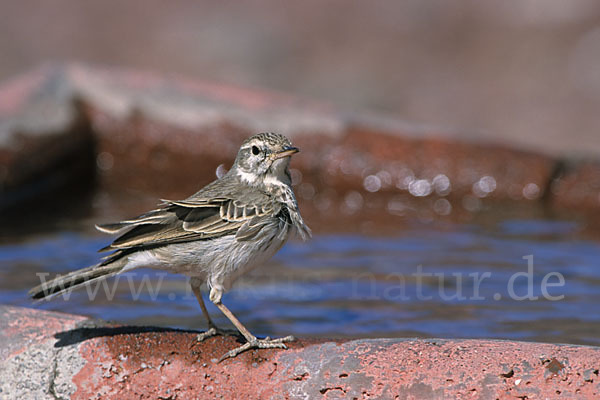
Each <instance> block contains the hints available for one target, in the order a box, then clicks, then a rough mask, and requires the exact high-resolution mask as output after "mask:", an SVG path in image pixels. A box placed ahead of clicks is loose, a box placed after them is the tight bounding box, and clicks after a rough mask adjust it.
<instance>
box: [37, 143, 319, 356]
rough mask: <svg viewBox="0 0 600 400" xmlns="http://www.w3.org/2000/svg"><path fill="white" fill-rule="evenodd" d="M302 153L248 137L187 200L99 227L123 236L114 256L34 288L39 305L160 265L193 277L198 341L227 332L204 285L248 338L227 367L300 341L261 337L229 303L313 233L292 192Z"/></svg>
mask: <svg viewBox="0 0 600 400" xmlns="http://www.w3.org/2000/svg"><path fill="white" fill-rule="evenodd" d="M298 151H299V150H298V149H297V148H295V147H293V146H292V144H291V142H290V141H289V139H287V138H286V137H285V136H282V135H279V134H275V133H260V134H258V135H254V136H252V137H250V138H248V139H247V140H246V141H244V143H242V146H241V147H240V150H239V151H238V154H237V157H236V159H235V162H234V164H233V166H232V168H231V169H230V170H229V171H228V172H227V174H226V175H225V176H223V177H222V178H221V179H217V180H216V181H214V182H212V183H210V184H208V185H206V186H205V187H204V188H202V189H200V191H198V192H197V193H196V194H194V195H192V196H190V197H188V198H187V199H185V200H180V201H171V200H163V204H162V205H161V207H160V208H158V209H156V210H152V211H150V212H147V213H145V214H143V215H140V216H139V217H137V218H133V219H130V220H126V221H122V222H118V223H115V224H107V225H100V226H97V228H98V229H99V230H101V231H102V232H106V233H109V234H118V235H119V236H118V237H117V239H115V241H114V242H112V244H110V245H109V246H107V247H105V248H103V249H102V251H110V250H114V252H113V253H111V254H109V255H108V256H106V257H105V258H104V259H103V261H102V262H101V263H99V264H97V265H94V266H92V267H88V268H84V269H81V270H77V271H73V272H71V273H68V274H66V275H63V276H58V277H56V278H55V279H53V280H51V281H47V282H44V283H42V284H41V285H39V286H37V287H35V288H33V289H31V291H30V292H29V294H30V295H31V297H33V298H34V299H43V298H50V297H53V296H56V295H58V294H60V293H63V292H65V291H67V290H72V289H74V288H78V287H83V286H85V285H88V284H90V283H92V282H95V281H98V280H101V279H106V278H108V277H111V276H114V275H117V274H119V273H122V272H125V271H131V270H132V269H135V268H139V267H152V268H158V269H163V270H166V271H169V272H174V273H181V274H184V275H187V276H189V277H190V285H191V288H192V290H193V292H194V294H195V295H196V298H197V299H198V302H199V303H200V307H201V309H202V313H203V314H204V317H205V318H206V320H207V322H208V327H209V329H208V330H207V331H206V332H204V333H202V334H200V335H199V336H198V340H204V339H205V338H207V337H210V336H213V335H218V334H223V333H224V331H222V330H220V329H218V328H217V327H216V326H215V324H214V323H213V322H212V320H211V318H210V315H209V314H208V311H207V309H206V306H205V304H204V301H203V299H202V293H201V291H200V287H201V285H202V283H203V282H207V283H208V286H209V288H210V295H209V298H210V300H211V301H212V302H213V303H214V304H215V305H216V306H217V307H218V308H219V309H220V310H221V312H223V314H225V316H226V317H227V318H228V319H229V320H230V321H231V322H232V323H233V324H234V325H235V327H236V328H237V329H238V331H239V332H240V333H241V334H242V335H243V336H244V337H245V339H246V343H245V344H244V345H242V346H240V347H238V348H235V349H233V350H231V351H229V352H227V353H226V354H224V355H223V357H221V359H220V361H221V360H223V359H226V358H228V357H235V356H236V355H237V354H239V353H241V352H243V351H245V350H248V349H251V348H283V349H285V348H286V346H285V344H284V342H288V341H292V340H294V338H293V337H292V336H287V337H284V338H279V339H270V338H268V337H267V338H265V339H258V338H257V337H256V336H254V335H253V334H252V333H250V331H249V330H248V329H246V327H244V325H242V323H241V322H240V321H239V320H238V319H237V318H236V317H235V315H233V313H232V312H231V311H230V310H229V309H228V308H227V307H226V306H225V305H224V304H223V303H222V302H221V297H222V295H223V293H224V292H225V291H227V290H228V289H229V288H230V287H231V285H232V283H233V282H234V281H235V280H236V279H237V278H239V277H240V276H241V275H242V274H243V273H245V272H247V271H248V270H249V269H251V268H253V267H255V266H257V265H260V264H261V263H263V262H264V261H266V260H268V259H269V258H270V257H271V256H272V255H273V254H275V253H276V252H277V251H278V250H279V249H280V248H281V246H283V244H284V243H285V242H286V240H287V239H288V237H289V236H290V234H292V233H297V234H298V235H299V236H300V237H301V238H302V239H304V240H306V239H308V238H309V237H310V236H311V233H310V229H309V228H308V226H306V224H305V223H304V221H303V220H302V216H301V215H300V212H299V209H298V204H297V202H296V197H295V196H294V192H293V191H292V186H291V178H290V173H289V169H288V166H289V162H290V157H291V156H292V155H293V154H294V153H296V152H298Z"/></svg>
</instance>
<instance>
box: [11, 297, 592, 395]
mask: <svg viewBox="0 0 600 400" xmlns="http://www.w3.org/2000/svg"><path fill="white" fill-rule="evenodd" d="M0 327H1V328H2V330H1V331H0V335H1V339H2V340H0V346H1V347H0V352H1V354H2V361H0V390H1V392H0V398H2V399H14V398H36V399H45V398H48V399H57V398H60V399H68V398H72V399H93V398H98V399H99V398H103V399H123V398H138V399H146V398H148V399H156V398H159V399H192V398H265V399H314V398H327V399H338V398H344V399H352V398H357V399H364V398H374V399H382V398H383V399H394V398H397V399H423V398H485V399H488V398H498V399H514V398H557V397H562V398H589V399H593V398H598V396H600V377H599V376H598V369H599V368H600V348H597V347H585V346H574V345H553V344H540V343H525V342H521V343H520V342H508V341H495V340H443V339H369V340H348V341H345V340H321V339H320V340H305V339H300V340H299V341H297V342H294V343H292V344H291V345H290V349H289V350H286V351H282V350H257V351H249V352H246V353H243V354H242V355H240V356H238V357H237V358H235V359H230V360H226V361H224V362H222V363H220V364H217V363H216V362H215V359H216V358H218V357H219V356H221V355H222V354H223V353H224V352H226V351H227V350H228V349H230V348H232V347H233V346H236V345H237V344H238V343H237V342H236V339H235V338H232V337H226V338H223V337H217V338H211V339H209V340H207V341H206V342H203V343H195V340H194V339H195V336H196V333H194V332H185V331H177V330H170V329H164V328H151V327H123V326H112V325H108V324H106V323H102V322H100V321H92V320H87V319H85V318H83V317H79V316H72V315H65V314H60V313H55V312H46V311H36V310H31V309H23V308H15V307H8V306H2V307H0Z"/></svg>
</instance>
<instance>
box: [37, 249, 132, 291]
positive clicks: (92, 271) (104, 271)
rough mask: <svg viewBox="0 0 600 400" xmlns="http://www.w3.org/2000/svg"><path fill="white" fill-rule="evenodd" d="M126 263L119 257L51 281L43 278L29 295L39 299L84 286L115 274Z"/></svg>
mask: <svg viewBox="0 0 600 400" xmlns="http://www.w3.org/2000/svg"><path fill="white" fill-rule="evenodd" d="M125 264H126V260H125V259H119V260H115V261H114V262H112V263H110V264H107V265H104V264H97V265H93V266H91V267H87V268H83V269H79V270H77V271H73V272H69V273H68V274H66V275H58V276H57V277H56V278H54V279H51V280H49V281H45V280H42V283H41V284H39V285H38V286H36V287H34V288H33V289H31V290H30V291H29V296H31V298H33V299H38V300H42V299H50V298H52V297H55V296H58V295H60V294H63V293H66V292H70V291H73V290H76V289H79V288H82V287H84V286H86V285H89V284H91V283H93V282H96V281H99V280H102V279H107V278H109V277H111V276H114V275H116V274H118V273H119V272H121V271H122V270H123V268H124V267H125Z"/></svg>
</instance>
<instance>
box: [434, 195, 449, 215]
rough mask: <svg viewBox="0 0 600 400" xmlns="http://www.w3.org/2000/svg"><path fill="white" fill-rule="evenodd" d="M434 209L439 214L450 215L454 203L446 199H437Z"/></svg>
mask: <svg viewBox="0 0 600 400" xmlns="http://www.w3.org/2000/svg"><path fill="white" fill-rule="evenodd" d="M433 211H435V212H436V213H437V214H439V215H449V214H450V213H451V212H452V204H450V202H449V201H448V200H446V199H437V200H436V201H435V203H433Z"/></svg>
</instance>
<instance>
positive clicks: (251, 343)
mask: <svg viewBox="0 0 600 400" xmlns="http://www.w3.org/2000/svg"><path fill="white" fill-rule="evenodd" d="M221 295H222V291H220V290H215V288H214V287H213V288H212V289H211V290H210V299H211V301H212V302H213V303H214V304H215V305H216V306H217V307H218V308H219V310H221V312H222V313H223V314H225V316H226V317H227V318H228V319H229V320H230V321H231V323H232V324H233V325H235V327H236V328H237V329H238V330H239V331H240V333H241V334H242V335H244V338H246V343H245V344H243V345H241V346H240V347H236V348H235V349H232V350H229V351H228V352H227V353H225V354H223V356H222V357H221V358H220V359H219V362H221V361H223V360H225V359H227V358H233V357H235V356H237V355H238V354H240V353H243V352H244V351H246V350H249V349H275V348H277V349H287V346H286V345H285V344H284V342H292V341H294V340H296V339H295V338H294V337H293V336H286V337H283V338H278V339H271V338H270V337H268V336H267V337H266V338H264V339H258V338H257V337H256V336H254V335H253V334H252V333H250V331H249V330H248V329H247V328H246V327H245V326H244V325H243V324H242V323H241V322H240V320H239V319H237V317H236V316H235V315H233V313H232V312H231V311H230V310H229V309H228V308H227V307H226V306H225V304H223V303H221Z"/></svg>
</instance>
